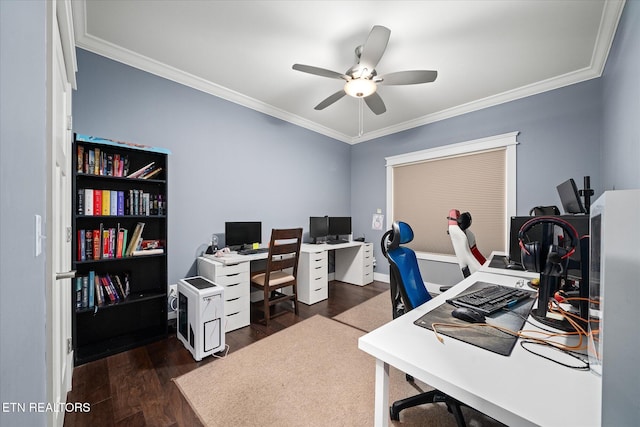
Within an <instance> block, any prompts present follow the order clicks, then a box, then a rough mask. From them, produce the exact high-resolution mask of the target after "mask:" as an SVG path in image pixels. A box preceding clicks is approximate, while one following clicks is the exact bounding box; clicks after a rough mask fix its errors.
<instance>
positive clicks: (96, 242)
mask: <svg viewBox="0 0 640 427" xmlns="http://www.w3.org/2000/svg"><path fill="white" fill-rule="evenodd" d="M92 240H93V259H100V255H101V254H100V247H101V246H102V245H101V244H100V242H101V241H102V236H101V235H100V230H93V235H92Z"/></svg>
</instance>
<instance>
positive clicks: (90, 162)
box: [87, 150, 96, 175]
mask: <svg viewBox="0 0 640 427" xmlns="http://www.w3.org/2000/svg"><path fill="white" fill-rule="evenodd" d="M95 156H96V153H95V151H93V150H89V160H88V162H87V163H88V167H87V173H88V174H92V175H93V174H94V170H95V167H96V157H95Z"/></svg>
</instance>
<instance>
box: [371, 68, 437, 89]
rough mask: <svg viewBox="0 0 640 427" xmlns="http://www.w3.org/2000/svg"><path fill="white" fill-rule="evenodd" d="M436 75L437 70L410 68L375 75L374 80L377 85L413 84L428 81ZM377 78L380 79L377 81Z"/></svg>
mask: <svg viewBox="0 0 640 427" xmlns="http://www.w3.org/2000/svg"><path fill="white" fill-rule="evenodd" d="M437 77H438V72H437V71H429V70H411V71H398V72H396V73H389V74H385V75H384V76H379V77H377V78H376V81H377V83H378V84H379V85H415V84H420V83H430V82H432V81H434V80H435V79H436V78H437ZM378 79H382V80H380V81H378Z"/></svg>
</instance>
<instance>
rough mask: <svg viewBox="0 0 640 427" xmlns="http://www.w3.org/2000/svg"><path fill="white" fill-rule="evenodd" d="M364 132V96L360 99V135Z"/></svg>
mask: <svg viewBox="0 0 640 427" xmlns="http://www.w3.org/2000/svg"><path fill="white" fill-rule="evenodd" d="M363 134H364V98H360V99H359V100H358V136H362V135H363Z"/></svg>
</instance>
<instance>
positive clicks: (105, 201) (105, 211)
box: [102, 190, 111, 216]
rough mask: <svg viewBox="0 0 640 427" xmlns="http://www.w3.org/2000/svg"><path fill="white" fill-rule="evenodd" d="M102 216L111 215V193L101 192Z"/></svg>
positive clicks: (108, 191)
mask: <svg viewBox="0 0 640 427" xmlns="http://www.w3.org/2000/svg"><path fill="white" fill-rule="evenodd" d="M102 215H105V216H108V215H111V191H110V190H102Z"/></svg>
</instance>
